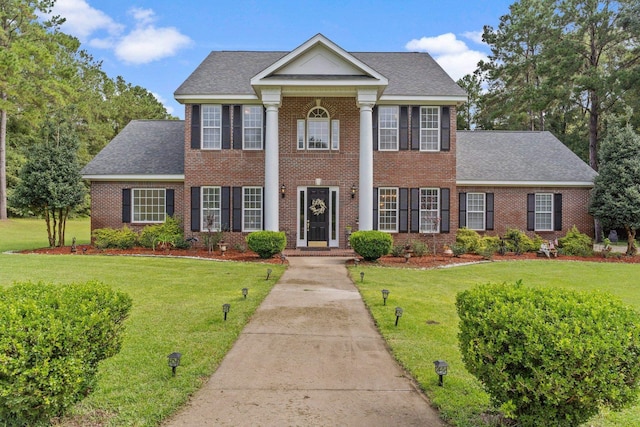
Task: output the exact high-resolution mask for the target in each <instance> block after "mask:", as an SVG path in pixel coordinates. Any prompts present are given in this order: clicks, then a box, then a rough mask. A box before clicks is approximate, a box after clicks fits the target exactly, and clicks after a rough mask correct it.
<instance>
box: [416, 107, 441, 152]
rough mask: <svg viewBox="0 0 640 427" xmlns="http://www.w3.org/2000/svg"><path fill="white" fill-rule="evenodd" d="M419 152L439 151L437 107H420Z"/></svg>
mask: <svg viewBox="0 0 640 427" xmlns="http://www.w3.org/2000/svg"><path fill="white" fill-rule="evenodd" d="M420 151H440V108H439V107H420Z"/></svg>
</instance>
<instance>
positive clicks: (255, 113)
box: [242, 105, 264, 150]
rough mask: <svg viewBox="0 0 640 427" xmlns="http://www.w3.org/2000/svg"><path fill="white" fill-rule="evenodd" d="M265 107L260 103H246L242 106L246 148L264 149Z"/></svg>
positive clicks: (244, 144)
mask: <svg viewBox="0 0 640 427" xmlns="http://www.w3.org/2000/svg"><path fill="white" fill-rule="evenodd" d="M263 111H264V110H263V108H262V106H260V105H245V106H244V107H243V108H242V112H243V114H242V133H243V136H244V137H243V146H242V148H243V149H245V150H262V132H263V125H262V118H263V116H264V114H263Z"/></svg>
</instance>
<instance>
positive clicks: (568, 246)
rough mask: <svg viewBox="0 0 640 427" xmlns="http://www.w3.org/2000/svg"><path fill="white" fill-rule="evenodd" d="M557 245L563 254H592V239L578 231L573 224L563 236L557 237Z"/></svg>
mask: <svg viewBox="0 0 640 427" xmlns="http://www.w3.org/2000/svg"><path fill="white" fill-rule="evenodd" d="M558 246H559V247H560V251H561V253H562V254H563V255H575V256H591V255H593V241H592V240H591V237H589V236H587V235H586V234H582V233H580V231H578V227H576V226H575V225H574V226H573V227H571V228H570V229H569V231H567V234H566V235H565V236H564V237H561V238H560V239H558Z"/></svg>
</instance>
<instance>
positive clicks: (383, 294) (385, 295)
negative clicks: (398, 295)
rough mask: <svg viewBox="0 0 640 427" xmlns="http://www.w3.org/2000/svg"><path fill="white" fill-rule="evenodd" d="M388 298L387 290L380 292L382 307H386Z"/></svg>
mask: <svg viewBox="0 0 640 427" xmlns="http://www.w3.org/2000/svg"><path fill="white" fill-rule="evenodd" d="M388 297H389V289H383V290H382V299H383V301H384V305H387V298H388Z"/></svg>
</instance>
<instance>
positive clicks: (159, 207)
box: [132, 188, 166, 222]
mask: <svg viewBox="0 0 640 427" xmlns="http://www.w3.org/2000/svg"><path fill="white" fill-rule="evenodd" d="M165 196H166V190H165V189H164V188H134V189H133V201H132V204H133V206H132V209H133V222H164V221H165V219H166V202H165V200H166V199H165Z"/></svg>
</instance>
